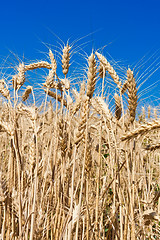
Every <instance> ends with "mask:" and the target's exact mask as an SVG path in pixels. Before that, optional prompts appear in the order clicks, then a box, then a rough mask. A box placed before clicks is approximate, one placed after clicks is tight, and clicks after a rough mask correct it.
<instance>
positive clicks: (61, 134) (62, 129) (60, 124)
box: [58, 116, 67, 157]
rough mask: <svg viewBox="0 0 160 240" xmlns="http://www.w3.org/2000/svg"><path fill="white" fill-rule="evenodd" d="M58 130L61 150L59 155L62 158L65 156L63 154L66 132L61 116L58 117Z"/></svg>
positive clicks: (65, 146)
mask: <svg viewBox="0 0 160 240" xmlns="http://www.w3.org/2000/svg"><path fill="white" fill-rule="evenodd" d="M58 127H59V128H58V130H59V146H60V149H61V155H62V157H64V156H65V152H66V149H67V132H66V130H65V127H64V120H63V118H62V116H61V117H60V120H59V122H58Z"/></svg>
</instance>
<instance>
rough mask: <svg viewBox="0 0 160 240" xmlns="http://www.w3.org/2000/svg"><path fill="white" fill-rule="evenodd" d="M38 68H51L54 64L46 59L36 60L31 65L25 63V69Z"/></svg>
mask: <svg viewBox="0 0 160 240" xmlns="http://www.w3.org/2000/svg"><path fill="white" fill-rule="evenodd" d="M37 68H47V69H51V68H52V66H51V64H49V63H48V62H45V61H40V62H36V63H31V64H29V65H25V71H28V70H34V69H37Z"/></svg>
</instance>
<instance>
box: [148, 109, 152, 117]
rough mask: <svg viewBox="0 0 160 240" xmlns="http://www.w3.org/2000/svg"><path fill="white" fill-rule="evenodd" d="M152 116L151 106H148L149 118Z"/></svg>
mask: <svg viewBox="0 0 160 240" xmlns="http://www.w3.org/2000/svg"><path fill="white" fill-rule="evenodd" d="M150 118H151V106H148V119H150Z"/></svg>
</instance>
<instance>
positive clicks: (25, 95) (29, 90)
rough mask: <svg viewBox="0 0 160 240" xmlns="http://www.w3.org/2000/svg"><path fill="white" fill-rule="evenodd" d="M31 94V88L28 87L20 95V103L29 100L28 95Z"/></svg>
mask: <svg viewBox="0 0 160 240" xmlns="http://www.w3.org/2000/svg"><path fill="white" fill-rule="evenodd" d="M31 92H32V87H31V86H28V87H27V88H26V90H25V92H24V93H23V95H22V101H26V100H27V99H28V98H29V94H30V93H31Z"/></svg>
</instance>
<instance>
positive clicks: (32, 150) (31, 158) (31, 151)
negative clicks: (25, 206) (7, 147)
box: [29, 135, 36, 176]
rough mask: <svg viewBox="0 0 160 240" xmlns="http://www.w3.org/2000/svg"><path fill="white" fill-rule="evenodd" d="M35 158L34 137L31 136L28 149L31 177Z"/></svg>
mask: <svg viewBox="0 0 160 240" xmlns="http://www.w3.org/2000/svg"><path fill="white" fill-rule="evenodd" d="M35 156H36V150H35V136H34V135H33V136H32V138H31V141H30V148H29V165H30V167H31V168H30V169H31V176H32V173H33V170H34V167H35Z"/></svg>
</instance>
